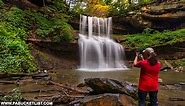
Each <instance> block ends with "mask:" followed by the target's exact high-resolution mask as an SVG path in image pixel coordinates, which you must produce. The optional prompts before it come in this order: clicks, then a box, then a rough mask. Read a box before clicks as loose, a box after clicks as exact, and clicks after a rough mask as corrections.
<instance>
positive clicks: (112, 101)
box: [69, 93, 136, 106]
mask: <svg viewBox="0 0 185 106" xmlns="http://www.w3.org/2000/svg"><path fill="white" fill-rule="evenodd" d="M69 106H136V104H135V101H134V99H133V98H131V97H129V96H127V95H125V94H110V93H106V94H100V95H94V96H87V97H85V98H83V99H79V100H76V101H73V102H71V103H70V104H69Z"/></svg>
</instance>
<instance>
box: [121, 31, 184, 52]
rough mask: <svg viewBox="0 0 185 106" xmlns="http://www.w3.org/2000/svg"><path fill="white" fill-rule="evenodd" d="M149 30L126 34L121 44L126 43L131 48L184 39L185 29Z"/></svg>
mask: <svg viewBox="0 0 185 106" xmlns="http://www.w3.org/2000/svg"><path fill="white" fill-rule="evenodd" d="M150 31H151V30H150ZM150 31H146V32H145V33H140V34H133V35H129V36H127V37H126V39H125V42H123V45H127V46H128V47H130V48H132V49H144V48H146V47H148V46H151V47H154V46H160V45H173V44H175V43H177V42H183V41H185V29H179V30H176V31H163V32H157V31H153V32H152V33H151V32H150Z"/></svg>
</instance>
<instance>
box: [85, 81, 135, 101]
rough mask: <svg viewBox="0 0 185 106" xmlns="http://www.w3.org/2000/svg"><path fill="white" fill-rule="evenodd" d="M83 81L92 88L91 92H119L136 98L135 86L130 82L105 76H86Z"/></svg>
mask: <svg viewBox="0 0 185 106" xmlns="http://www.w3.org/2000/svg"><path fill="white" fill-rule="evenodd" d="M84 81H85V83H86V84H87V86H89V87H90V88H92V89H93V91H92V94H103V93H120V94H126V95H129V96H131V97H133V98H134V99H137V87H136V86H134V85H133V84H132V83H130V82H126V81H125V82H119V81H117V80H113V79H107V78H87V79H85V80H84Z"/></svg>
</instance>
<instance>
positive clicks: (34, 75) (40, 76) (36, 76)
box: [32, 72, 49, 79]
mask: <svg viewBox="0 0 185 106" xmlns="http://www.w3.org/2000/svg"><path fill="white" fill-rule="evenodd" d="M48 76H49V75H48V73H45V72H38V73H35V74H33V75H32V78H33V79H41V78H44V77H48ZM48 78H49V77H48Z"/></svg>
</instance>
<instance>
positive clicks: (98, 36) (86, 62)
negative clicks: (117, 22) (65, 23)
mask: <svg viewBox="0 0 185 106" xmlns="http://www.w3.org/2000/svg"><path fill="white" fill-rule="evenodd" d="M111 35H112V18H111V17H110V18H97V17H89V16H84V15H81V16H80V33H79V39H78V44H79V51H80V67H79V69H78V70H83V71H108V70H126V69H128V68H127V67H126V65H125V62H124V55H125V54H124V48H123V47H122V45H120V44H118V43H116V42H115V41H114V40H113V39H112V38H111Z"/></svg>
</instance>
